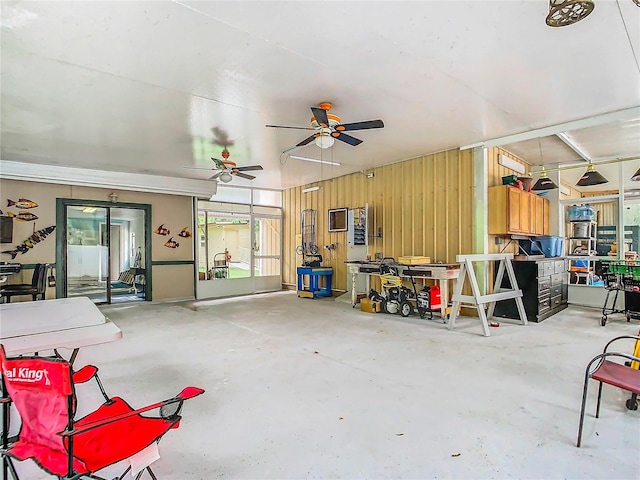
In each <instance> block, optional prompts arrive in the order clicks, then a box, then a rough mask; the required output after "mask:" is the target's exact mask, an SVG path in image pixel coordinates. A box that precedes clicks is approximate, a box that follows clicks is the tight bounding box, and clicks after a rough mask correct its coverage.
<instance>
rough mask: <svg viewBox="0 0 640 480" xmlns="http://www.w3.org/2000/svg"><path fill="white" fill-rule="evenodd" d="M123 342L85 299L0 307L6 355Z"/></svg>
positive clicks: (0, 339)
mask: <svg viewBox="0 0 640 480" xmlns="http://www.w3.org/2000/svg"><path fill="white" fill-rule="evenodd" d="M120 338H122V331H121V330H120V329H119V328H118V326H117V325H116V324H115V323H113V322H111V321H110V320H109V319H108V318H106V317H105V316H104V315H103V314H102V312H101V311H100V310H99V309H98V307H96V305H95V304H94V303H93V302H92V301H91V300H89V298H87V297H73V298H59V299H55V300H42V301H36V302H19V303H4V304H1V305H0V343H2V344H3V345H4V348H5V350H6V352H7V355H22V354H26V353H35V352H40V351H44V350H56V349H58V348H67V349H70V350H73V353H72V355H71V359H70V363H72V364H73V361H74V360H75V357H76V355H77V354H78V350H79V349H80V348H81V347H86V346H89V345H97V344H100V343H107V342H113V341H116V340H118V339H120Z"/></svg>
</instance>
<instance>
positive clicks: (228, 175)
mask: <svg viewBox="0 0 640 480" xmlns="http://www.w3.org/2000/svg"><path fill="white" fill-rule="evenodd" d="M222 158H224V160H219V159H217V158H213V157H212V158H211V160H213V163H215V164H216V168H217V169H218V170H220V171H219V172H218V173H216V174H214V175H212V176H211V177H209V180H216V179H219V180H220V181H221V182H223V183H229V182H230V181H231V179H232V178H233V177H232V175H237V176H238V177H241V178H246V179H247V180H253V179H254V178H256V177H254V176H253V175H248V174H246V173H243V172H250V171H252V170H262V165H247V166H246V167H238V166H237V165H236V162H232V161H231V160H229V150H227V147H224V149H223V150H222Z"/></svg>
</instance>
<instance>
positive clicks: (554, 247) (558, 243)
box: [535, 235, 564, 257]
mask: <svg viewBox="0 0 640 480" xmlns="http://www.w3.org/2000/svg"><path fill="white" fill-rule="evenodd" d="M535 240H536V241H537V242H538V243H539V244H540V247H541V248H542V253H544V256H545V257H560V256H562V251H563V250H564V239H563V238H562V237H556V236H553V235H544V236H540V237H535Z"/></svg>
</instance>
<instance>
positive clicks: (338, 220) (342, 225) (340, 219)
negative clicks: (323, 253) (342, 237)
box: [328, 208, 347, 232]
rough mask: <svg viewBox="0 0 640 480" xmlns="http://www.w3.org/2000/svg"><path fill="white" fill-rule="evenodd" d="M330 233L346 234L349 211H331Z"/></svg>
mask: <svg viewBox="0 0 640 480" xmlns="http://www.w3.org/2000/svg"><path fill="white" fill-rule="evenodd" d="M328 225H329V231H330V232H344V231H346V230H347V209H346V208H332V209H330V210H329V222H328Z"/></svg>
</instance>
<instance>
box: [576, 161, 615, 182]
mask: <svg viewBox="0 0 640 480" xmlns="http://www.w3.org/2000/svg"><path fill="white" fill-rule="evenodd" d="M608 182H609V180H607V179H606V178H604V177H603V176H602V174H601V173H600V172H597V171H596V170H595V169H594V168H593V164H592V163H590V164H589V165H588V166H587V171H586V172H584V175H582V177H580V180H578V183H576V185H577V186H578V187H591V186H593V185H602V184H603V183H608Z"/></svg>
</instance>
